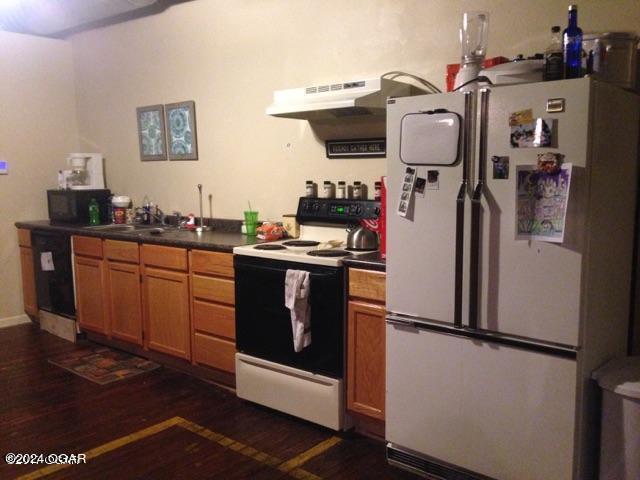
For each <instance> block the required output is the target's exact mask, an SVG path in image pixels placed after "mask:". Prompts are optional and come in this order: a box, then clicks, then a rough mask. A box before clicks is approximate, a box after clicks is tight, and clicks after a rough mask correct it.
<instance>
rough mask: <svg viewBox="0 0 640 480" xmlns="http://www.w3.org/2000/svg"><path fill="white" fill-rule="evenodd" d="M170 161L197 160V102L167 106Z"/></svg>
mask: <svg viewBox="0 0 640 480" xmlns="http://www.w3.org/2000/svg"><path fill="white" fill-rule="evenodd" d="M164 109H165V117H166V124H167V151H168V154H169V160H197V159H198V141H197V137H196V110H195V102H193V101H188V102H179V103H170V104H168V105H165V107H164Z"/></svg>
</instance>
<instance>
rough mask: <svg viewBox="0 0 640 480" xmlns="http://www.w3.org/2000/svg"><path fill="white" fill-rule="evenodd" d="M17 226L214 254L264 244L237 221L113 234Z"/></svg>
mask: <svg viewBox="0 0 640 480" xmlns="http://www.w3.org/2000/svg"><path fill="white" fill-rule="evenodd" d="M15 225H16V227H18V228H25V229H28V230H36V229H37V230H49V231H54V232H62V233H68V234H69V235H82V236H86V237H98V238H110V239H113V240H126V241H129V242H137V243H150V244H156V245H167V246H173V247H183V248H197V249H200V250H211V251H217V252H228V253H231V252H232V251H233V248H234V247H238V246H240V245H252V244H257V243H263V242H262V240H259V239H257V238H256V237H248V236H247V235H243V234H241V233H240V229H239V225H240V222H236V221H234V220H222V221H217V222H215V223H214V224H213V230H210V231H206V232H200V233H197V232H195V231H193V230H186V229H185V230H179V229H175V228H167V227H159V228H162V230H163V232H162V233H160V234H158V233H153V232H154V231H157V229H156V228H145V229H140V230H131V231H114V230H109V229H104V228H100V227H86V226H79V225H72V224H57V223H51V222H50V221H49V220H36V221H28V222H16V224H15Z"/></svg>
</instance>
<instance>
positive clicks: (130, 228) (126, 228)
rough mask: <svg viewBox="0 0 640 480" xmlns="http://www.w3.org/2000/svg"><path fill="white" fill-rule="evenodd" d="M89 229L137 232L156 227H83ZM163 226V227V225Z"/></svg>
mask: <svg viewBox="0 0 640 480" xmlns="http://www.w3.org/2000/svg"><path fill="white" fill-rule="evenodd" d="M85 228H88V229H90V230H99V231H101V232H137V231H144V230H150V229H152V228H157V227H156V226H155V225H118V224H110V225H96V226H94V227H85ZM163 228H164V227H163Z"/></svg>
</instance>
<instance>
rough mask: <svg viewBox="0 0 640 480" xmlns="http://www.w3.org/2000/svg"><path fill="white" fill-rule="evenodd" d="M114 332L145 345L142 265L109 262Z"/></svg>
mask: <svg viewBox="0 0 640 480" xmlns="http://www.w3.org/2000/svg"><path fill="white" fill-rule="evenodd" d="M107 279H108V287H109V288H108V291H109V313H110V317H111V335H112V336H113V337H115V338H118V339H120V340H125V341H127V342H131V343H135V344H136V345H142V288H141V287H140V279H141V277H140V266H139V265H136V264H128V263H121V262H111V261H109V262H107Z"/></svg>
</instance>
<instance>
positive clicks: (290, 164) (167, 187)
mask: <svg viewBox="0 0 640 480" xmlns="http://www.w3.org/2000/svg"><path fill="white" fill-rule="evenodd" d="M567 5H568V3H567V2H566V1H564V0H563V1H559V0H536V1H524V0H474V1H473V2H471V1H460V0H457V1H456V0H437V1H436V0H430V1H429V0H352V1H349V2H345V1H343V0H325V1H322V2H319V1H317V0H243V1H241V2H238V1H234V0H198V1H194V2H188V3H184V4H181V5H177V6H174V7H171V8H170V9H169V10H167V11H166V12H164V13H163V14H161V15H158V16H154V17H149V18H144V19H140V20H136V21H132V22H127V23H124V24H120V25H116V26H112V27H108V28H104V29H100V30H96V31H92V32H87V33H83V34H80V35H77V36H75V37H74V38H73V39H72V43H73V47H74V57H75V65H76V82H77V86H78V97H77V98H78V117H79V125H80V134H81V136H82V140H83V141H84V142H85V144H86V145H85V146H84V147H83V148H85V149H90V150H92V149H96V150H98V151H103V152H104V153H105V155H106V157H107V160H106V168H107V174H108V177H109V186H110V187H111V188H112V189H113V190H115V191H116V192H118V193H122V194H130V195H132V196H133V197H134V200H137V201H140V200H141V199H142V197H143V196H144V195H145V194H149V195H150V197H151V198H152V199H153V200H155V201H156V202H158V204H159V205H160V207H162V208H164V209H165V210H171V209H180V210H181V211H182V212H188V211H195V210H196V209H197V190H196V184H197V183H202V184H203V185H204V192H205V194H208V193H211V194H212V195H213V205H214V208H213V215H214V216H218V217H227V218H240V217H241V216H242V211H243V210H244V209H245V208H246V202H247V200H251V202H252V205H253V206H254V208H256V209H258V210H259V211H260V212H261V217H262V218H263V219H266V218H271V219H278V218H279V215H280V214H282V213H290V212H293V211H295V206H296V205H297V203H296V200H297V197H298V196H300V195H301V194H302V193H303V187H304V181H305V180H306V179H314V180H316V181H317V182H321V181H322V180H324V179H330V180H333V181H338V180H346V181H347V182H351V181H353V180H358V179H359V180H362V181H365V182H366V183H368V184H369V185H372V183H373V182H374V181H375V180H376V179H377V178H378V177H380V175H382V174H384V173H385V160H384V159H366V160H362V159H358V160H328V159H326V158H325V153H324V144H323V143H322V142H319V141H317V140H316V139H315V138H314V135H313V133H312V131H311V129H310V127H309V124H308V123H307V122H306V121H300V120H290V119H280V118H272V117H267V116H266V115H265V113H264V111H265V108H266V107H267V106H268V105H269V104H270V102H271V99H272V93H273V90H275V89H280V88H291V87H300V86H306V85H313V84H317V83H318V82H326V81H340V80H349V79H358V78H361V77H364V76H369V75H371V76H375V75H379V74H381V73H384V72H387V71H390V70H397V69H399V70H404V71H408V72H411V73H414V74H418V75H420V76H422V77H424V78H426V79H428V80H430V81H432V82H434V83H436V84H437V85H439V86H440V87H444V74H445V67H446V64H448V63H456V62H458V61H459V56H460V48H459V44H458V40H457V35H458V34H457V29H458V24H459V20H460V16H461V14H462V12H464V11H465V10H467V9H485V10H487V11H489V12H490V14H491V27H490V35H489V52H488V53H489V56H497V55H504V56H507V57H512V56H515V55H516V54H518V53H524V54H532V53H535V52H541V51H543V50H544V48H545V46H546V44H547V42H548V38H549V33H548V32H549V30H550V27H551V26H552V25H555V24H559V25H564V24H565V23H566V9H567ZM579 8H580V21H579V23H580V25H581V26H582V28H583V29H584V30H585V31H589V30H634V29H637V28H638V27H639V25H640V4H639V3H638V1H637V0H597V1H596V0H590V1H586V0H585V1H582V2H580V5H579ZM181 100H195V103H196V111H197V122H198V143H199V151H200V160H199V161H198V162H151V163H150V162H146V163H143V162H140V160H139V153H138V141H137V133H136V119H135V108H136V107H138V106H143V105H152V104H157V103H170V102H176V101H181ZM205 213H207V212H205Z"/></svg>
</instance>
